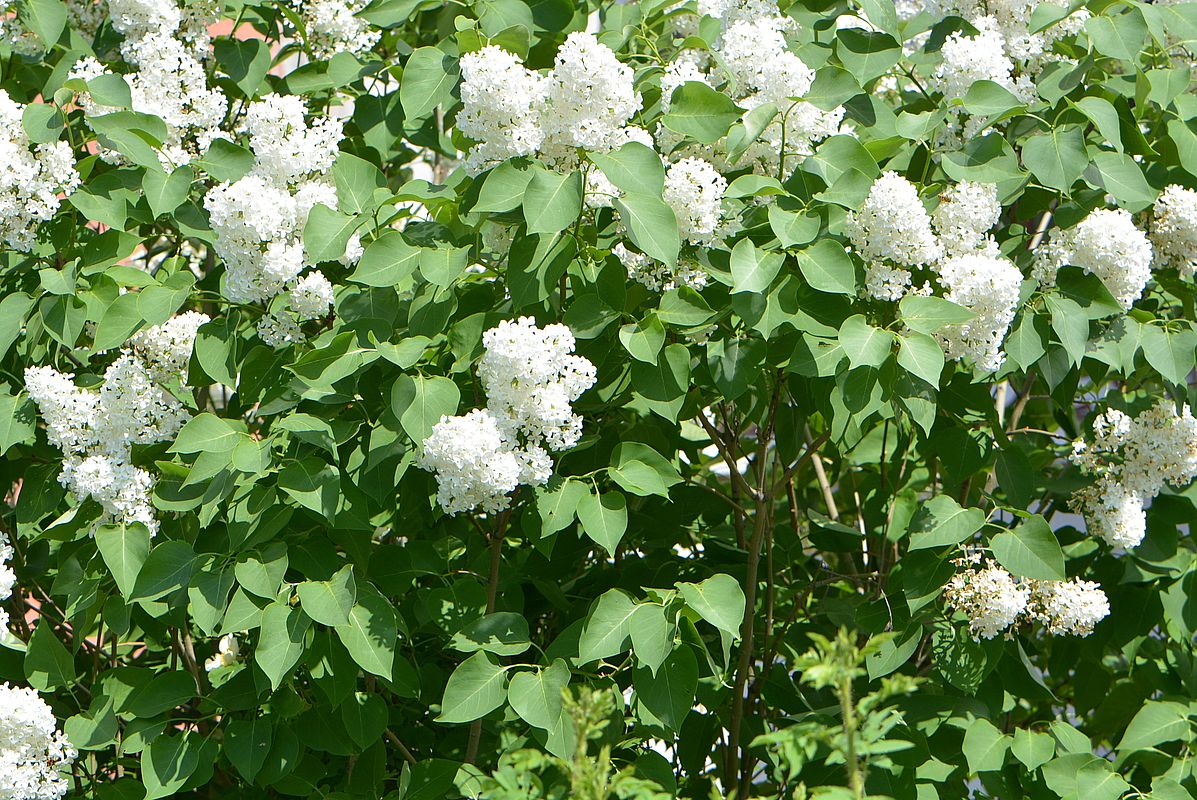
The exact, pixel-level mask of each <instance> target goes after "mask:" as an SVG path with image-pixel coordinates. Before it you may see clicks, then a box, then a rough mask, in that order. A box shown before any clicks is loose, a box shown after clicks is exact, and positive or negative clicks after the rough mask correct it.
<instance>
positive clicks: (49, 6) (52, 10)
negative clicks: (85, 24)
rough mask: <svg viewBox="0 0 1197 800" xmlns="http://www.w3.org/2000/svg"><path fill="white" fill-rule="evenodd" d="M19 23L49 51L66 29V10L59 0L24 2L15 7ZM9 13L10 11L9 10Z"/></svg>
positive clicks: (28, 0) (30, 0)
mask: <svg viewBox="0 0 1197 800" xmlns="http://www.w3.org/2000/svg"><path fill="white" fill-rule="evenodd" d="M17 10H18V11H19V14H20V18H21V21H22V22H24V23H25V26H26V27H27V28H29V30H31V31H33V32H34V33H35V34H37V38H39V39H41V40H42V44H44V45H45V46H46V49H49V48H50V47H51V46H52V45H53V44H54V43H55V42H57V41H58V38H59V37H60V36H62V32H63V31H64V30H66V27H67V9H66V6H65V5H63V3H62V2H61V0H25V2H23V3H20V4H19V5H17ZM9 12H11V9H9Z"/></svg>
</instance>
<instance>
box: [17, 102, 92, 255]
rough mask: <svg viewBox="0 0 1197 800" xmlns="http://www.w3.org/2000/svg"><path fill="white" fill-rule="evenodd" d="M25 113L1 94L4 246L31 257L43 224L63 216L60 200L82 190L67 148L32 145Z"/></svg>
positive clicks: (58, 143) (62, 143)
mask: <svg viewBox="0 0 1197 800" xmlns="http://www.w3.org/2000/svg"><path fill="white" fill-rule="evenodd" d="M24 111H25V106H23V105H21V104H20V103H16V102H14V101H13V100H12V98H11V97H9V95H8V92H6V91H4V90H3V89H0V242H3V243H4V244H5V245H6V246H8V247H10V248H12V249H14V250H21V251H29V250H31V249H33V242H34V235H35V234H36V233H37V225H38V223H40V222H45V221H46V220H48V219H50V218H52V217H53V216H54V214H55V212H57V211H58V208H59V205H61V202H62V201H61V200H60V195H63V194H68V195H69V194H70V193H71V192H73V191H74V190H75V189H76V188H77V187H78V186H79V173H78V172H76V171H75V157H74V155H73V154H72V153H71V148H70V146H69V145H68V144H67V143H66V142H44V143H42V144H39V145H36V146H34V145H33V144H32V143H31V142H30V141H29V137H28V136H27V135H26V134H25V129H24V128H23V127H22V125H21V115H22V114H23V113H24Z"/></svg>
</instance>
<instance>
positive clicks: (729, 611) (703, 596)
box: [677, 574, 745, 636]
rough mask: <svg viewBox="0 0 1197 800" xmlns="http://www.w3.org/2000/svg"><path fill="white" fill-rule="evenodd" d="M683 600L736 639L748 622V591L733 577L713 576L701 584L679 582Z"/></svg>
mask: <svg viewBox="0 0 1197 800" xmlns="http://www.w3.org/2000/svg"><path fill="white" fill-rule="evenodd" d="M677 588H678V591H680V592H681V593H682V599H683V600H685V601H686V605H687V606H689V607H690V608H691V609H692V610H693V611H694V612H695V613H696V614H698V616H700V617H702V618H703V619H705V620H706V621H707V622H709V623H711V624H712V625H714V626H715V627H716V628H718V629H719V630H721V631H726V632H727V633H730V634H731V635H732V636H739V634H740V626H741V625H742V624H743V622H744V603H745V599H744V590H743V589H741V588H740V583H739V581H737V580H736V579H735V578H733V577H732V576H730V575H723V574H719V575H712V576H711V577H709V578H707V579H706V580H705V581H701V582H700V583H679V584H677Z"/></svg>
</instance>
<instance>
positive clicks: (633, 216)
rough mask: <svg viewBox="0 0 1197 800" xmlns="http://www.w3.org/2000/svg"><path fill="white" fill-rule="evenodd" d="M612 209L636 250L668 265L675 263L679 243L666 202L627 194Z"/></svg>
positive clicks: (657, 198) (644, 195)
mask: <svg viewBox="0 0 1197 800" xmlns="http://www.w3.org/2000/svg"><path fill="white" fill-rule="evenodd" d="M615 208H616V210H617V211H619V214H620V217H621V218H622V219H623V221H624V223H625V224H626V225H627V226H628V234H629V235H630V236H631V238H632V243H633V244H635V245H636V247H637V248H639V249H640V250H641V251H642V252H643V253H645V254H646V255H648V256H650V257H652V258H655V259H656V260H658V261H662V262H664V263H665V264H668V265H669V266H673V265H674V264H676V263H677V255H678V252H679V251H680V250H681V247H682V240H681V234H679V233H678V227H677V217H676V216H675V215H674V213H673V209H672V208H670V207H669V204H668V203H666V202H665V201H664V200H662V199H661V198H660V197H657V196H656V195H651V194H643V193H640V192H629V193H628V194H626V195H624V196H623V197H620V198H617V199H616V200H615Z"/></svg>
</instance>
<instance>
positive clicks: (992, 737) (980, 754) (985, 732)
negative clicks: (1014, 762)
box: [961, 718, 1010, 772]
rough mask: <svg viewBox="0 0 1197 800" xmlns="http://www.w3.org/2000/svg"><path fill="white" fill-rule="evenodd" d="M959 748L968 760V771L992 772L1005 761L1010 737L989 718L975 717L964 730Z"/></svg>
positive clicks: (999, 767)
mask: <svg viewBox="0 0 1197 800" xmlns="http://www.w3.org/2000/svg"><path fill="white" fill-rule="evenodd" d="M961 749H962V750H963V751H964V758H965V760H967V761H968V769H969V772H994V771H996V770H999V769H1001V768H1002V766H1003V765H1004V764H1005V763H1006V752H1007V751H1008V750H1009V749H1010V737H1009V736H1008V735H1006V734H1004V733H1002V732H1001V731H999V730H998V729H997V728H995V727H994V726H993V723H992V722H990V721H989V720H987V719H983V718H977V719H975V720H973V722H972V724H971V725H969V726H968V728H967V729H966V730H965V731H964V744H963V745H962V746H961Z"/></svg>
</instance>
